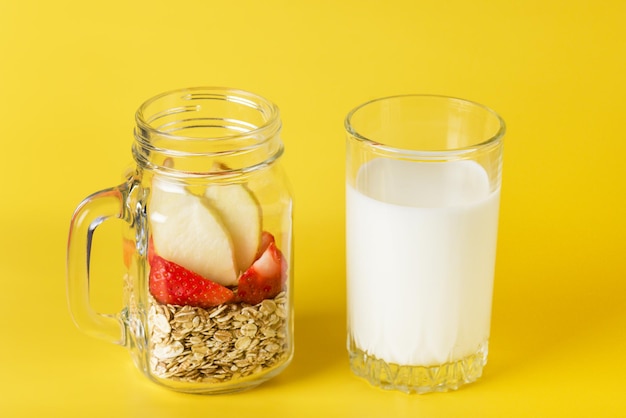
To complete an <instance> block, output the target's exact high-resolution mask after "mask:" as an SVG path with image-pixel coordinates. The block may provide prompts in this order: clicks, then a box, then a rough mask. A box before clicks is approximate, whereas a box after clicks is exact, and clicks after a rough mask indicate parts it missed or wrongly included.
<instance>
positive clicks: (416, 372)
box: [348, 341, 488, 394]
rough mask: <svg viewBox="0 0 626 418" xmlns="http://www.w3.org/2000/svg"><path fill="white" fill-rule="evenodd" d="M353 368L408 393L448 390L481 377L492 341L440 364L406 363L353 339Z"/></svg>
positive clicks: (388, 387) (374, 381)
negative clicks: (379, 355) (378, 354)
mask: <svg viewBox="0 0 626 418" xmlns="http://www.w3.org/2000/svg"><path fill="white" fill-rule="evenodd" d="M348 351H349V354H350V368H351V370H352V372H353V373H354V374H355V375H357V376H359V377H362V378H365V379H366V380H368V381H369V383H370V384H372V385H373V386H377V387H380V388H381V389H386V390H398V391H402V392H405V393H418V394H421V393H429V392H447V391H449V390H456V389H458V388H459V387H461V386H463V385H466V384H468V383H472V382H475V381H476V380H478V379H479V378H480V377H481V376H482V373H483V368H484V366H485V364H487V353H488V342H487V341H485V342H484V343H482V344H481V345H480V347H479V348H478V350H476V352H475V353H474V354H471V355H469V356H467V357H464V358H462V359H461V360H458V361H455V362H451V363H444V364H440V365H436V366H403V365H398V364H395V363H387V362H386V361H384V360H381V359H379V358H376V357H374V356H371V355H369V354H367V353H365V352H363V351H362V350H360V349H359V348H357V347H356V345H355V344H354V342H353V341H350V342H349V347H348Z"/></svg>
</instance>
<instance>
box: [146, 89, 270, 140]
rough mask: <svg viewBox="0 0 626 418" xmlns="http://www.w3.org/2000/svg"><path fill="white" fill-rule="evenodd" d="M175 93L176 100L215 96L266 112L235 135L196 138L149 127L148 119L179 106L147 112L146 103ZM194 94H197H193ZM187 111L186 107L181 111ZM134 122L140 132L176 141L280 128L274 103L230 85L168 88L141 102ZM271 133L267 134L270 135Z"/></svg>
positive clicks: (259, 133) (240, 135) (261, 133)
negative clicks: (258, 119) (247, 128)
mask: <svg viewBox="0 0 626 418" xmlns="http://www.w3.org/2000/svg"><path fill="white" fill-rule="evenodd" d="M177 95H178V96H179V99H184V98H187V99H215V100H224V101H230V102H234V103H238V104H241V105H245V106H248V107H249V108H251V109H254V110H257V111H259V112H260V113H265V114H267V115H269V117H268V118H267V119H266V120H264V121H263V123H262V124H260V125H259V126H256V127H254V128H253V129H250V130H248V131H242V132H241V133H238V134H231V135H224V136H209V137H197V136H188V135H180V134H174V133H171V132H168V131H164V130H162V129H160V128H158V127H155V126H153V124H152V120H151V118H154V117H155V116H158V115H160V114H162V113H163V112H167V111H169V112H172V113H173V111H174V110H177V109H179V107H173V106H170V107H166V106H164V108H163V109H161V110H160V112H152V113H151V114H147V112H146V111H147V109H148V107H149V106H151V105H153V104H156V103H157V102H158V101H159V100H162V99H164V98H167V97H169V96H172V97H175V96H177ZM194 96H197V97H194ZM264 109H267V110H268V112H264ZM179 111H180V110H179ZM185 111H187V110H185ZM135 123H136V126H137V128H139V129H140V130H141V131H143V132H147V133H149V134H150V135H157V136H161V137H163V138H167V139H170V140H180V141H205V140H210V141H220V140H233V139H237V138H244V137H251V136H265V135H268V134H266V132H268V131H270V132H271V131H273V130H280V128H281V120H280V110H279V108H278V106H277V105H276V104H275V103H274V102H272V101H270V100H268V99H266V98H265V97H263V96H260V95H258V94H256V93H252V92H250V91H247V90H242V89H236V88H230V87H219V86H198V87H187V88H181V89H174V90H169V91H166V92H163V93H160V94H158V95H156V96H153V97H151V98H149V99H147V100H146V101H144V102H143V103H142V104H141V105H140V106H139V108H138V109H137V111H136V112H135ZM270 135H271V134H270Z"/></svg>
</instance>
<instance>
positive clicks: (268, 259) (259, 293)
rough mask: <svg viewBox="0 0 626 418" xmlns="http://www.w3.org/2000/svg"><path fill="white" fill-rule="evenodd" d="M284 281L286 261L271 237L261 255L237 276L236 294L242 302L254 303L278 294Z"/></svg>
mask: <svg viewBox="0 0 626 418" xmlns="http://www.w3.org/2000/svg"><path fill="white" fill-rule="evenodd" d="M270 237H271V235H270ZM286 281H287V262H286V261H285V257H283V254H282V253H281V252H280V250H279V249H278V248H277V247H276V243H275V242H274V238H273V237H272V238H271V240H269V244H267V247H266V248H265V251H263V253H262V254H261V256H260V257H259V258H258V259H257V260H256V261H255V262H254V263H252V265H251V266H250V268H248V270H246V271H245V272H244V273H243V274H242V275H241V277H240V278H239V282H238V288H237V296H238V298H239V300H240V301H242V302H246V303H249V304H251V305H256V304H257V303H260V302H262V301H263V300H264V299H269V298H273V297H275V296H276V295H278V294H279V293H280V291H281V290H282V289H283V287H284V286H285V282H286Z"/></svg>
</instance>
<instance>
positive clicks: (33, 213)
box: [0, 0, 626, 418]
mask: <svg viewBox="0 0 626 418" xmlns="http://www.w3.org/2000/svg"><path fill="white" fill-rule="evenodd" d="M625 22H626V2H625V1H546V0H530V1H522V0H513V1H481V0H473V1H460V0H425V1H406V2H403V1H395V0H386V1H370V0H359V1H341V0H317V1H297V0H292V1H278V0H266V1H235V0H229V1H209V0H202V1H184V0H183V1H172V2H164V1H127V0H124V1H122V0H110V1H103V2H93V1H67V0H55V1H45V0H19V1H17V0H15V1H13V0H0V150H1V158H0V174H1V177H0V180H1V182H2V190H1V193H0V196H1V203H2V205H1V212H0V214H1V215H2V216H1V217H0V280H1V284H2V287H1V288H0V312H1V313H0V416H2V417H43V416H53V417H57V416H58V417H74V416H76V417H87V416H89V417H126V416H129V417H154V418H156V417H201V416H202V417H207V416H212V417H221V416H224V417H225V416H240V417H246V416H275V417H283V416H284V417H319V416H328V417H353V416H355V417H356V416H361V417H391V416H398V417H404V416H420V417H439V416H443V417H446V416H476V417H505V416H506V417H518V416H519V417H539V416H547V417H555V416H580V417H590V416H594V417H597V416H606V417H616V416H626V400H625V399H626V398H625V397H624V392H625V389H626V380H625V379H624V376H625V375H626V362H625V356H626V284H625V280H624V279H625V278H626V267H625V265H626V245H625V244H624V242H625V238H626V221H625V216H624V215H625V212H626V168H625V167H626V164H625V163H624V161H625V155H626V129H625V128H624V126H625V124H624V122H625V120H626V104H625V103H626V101H625V100H624V98H625V97H626V76H625V74H626V29H625V28H626V24H625ZM198 85H220V86H231V87H238V88H243V89H247V90H251V91H254V92H256V93H259V94H261V95H263V96H266V97H268V98H269V99H271V100H273V101H274V102H276V103H277V104H278V105H279V107H280V109H281V112H282V118H283V122H284V129H283V138H284V142H285V145H286V149H287V152H286V154H285V156H284V158H283V160H284V166H285V169H286V170H287V172H288V173H289V176H290V179H291V183H292V186H293V190H294V192H295V196H296V221H295V233H296V265H295V270H296V278H295V280H296V286H297V288H296V292H295V299H296V305H297V306H296V309H297V314H296V321H297V323H296V345H297V346H296V356H295V359H294V361H293V363H292V365H291V366H290V367H289V368H288V369H287V370H286V371H285V372H284V373H283V374H281V375H280V376H279V377H277V378H275V379H274V380H272V381H270V382H269V383H267V384H264V385H262V386H260V387H259V388H257V389H254V390H252V391H248V392H243V393H239V394H235V395H224V396H212V397H205V396H193V395H185V394H179V393H173V392H169V391H167V390H165V389H162V388H160V387H157V386H156V385H154V384H152V383H150V382H148V381H147V380H146V379H145V378H144V377H143V376H142V375H140V373H139V372H138V371H136V370H135V369H134V366H133V365H132V364H131V361H130V357H129V355H128V353H127V352H126V350H125V349H124V348H122V347H118V346H114V345H109V344H106V343H104V342H101V341H98V340H94V339H91V338H89V337H87V336H85V335H83V334H82V333H80V331H78V330H77V329H76V328H75V327H74V325H73V323H72V322H71V319H70V317H69V314H68V311H67V307H66V301H65V245H66V240H67V233H68V226H69V219H70V216H71V214H72V212H73V210H74V208H75V207H76V205H77V204H78V203H79V202H80V201H81V200H82V199H83V198H84V197H86V196H87V195H88V194H90V193H91V192H93V191H96V190H99V189H102V188H105V187H108V186H112V185H115V184H117V183H118V182H119V181H120V180H121V174H122V172H123V170H124V169H125V167H126V166H127V165H128V164H129V163H130V162H131V155H130V144H131V142H132V134H131V133H132V129H133V117H134V112H135V110H136V108H137V107H138V106H139V104H140V103H141V102H142V101H144V100H145V99H147V98H149V97H151V96H153V95H155V94H157V93H160V92H162V91H166V90H170V89H174V88H180V87H189V86H198ZM400 93H434V94H445V95H452V96H459V97H463V98H466V99H470V100H474V101H478V102H480V103H483V104H486V105H488V106H490V107H492V108H494V109H495V110H496V111H498V112H499V113H500V114H501V115H502V116H503V117H504V119H505V120H506V122H507V125H508V134H507V137H506V148H505V170H504V184H503V194H502V205H501V223H500V240H499V245H498V262H497V272H496V273H497V276H496V286H495V295H494V309H493V322H492V338H491V346H490V351H491V352H490V358H489V364H488V365H487V367H486V369H485V373H484V377H483V378H482V379H481V380H480V381H479V382H478V383H476V384H473V385H470V386H467V387H464V388H463V389H462V390H459V391H456V392H450V393H446V394H433V395H426V396H415V395H413V396H409V395H405V394H402V393H395V392H387V391H382V390H379V389H375V388H373V387H371V386H369V385H368V384H367V383H366V382H365V381H363V380H361V379H358V378H356V377H354V376H353V375H352V374H351V372H350V371H349V368H348V362H347V355H346V351H345V319H344V317H345V284H344V271H345V267H344V243H345V241H344V232H343V227H344V213H343V211H344V203H343V198H344V197H343V193H344V171H343V170H344V131H343V118H344V116H345V114H346V113H347V112H348V111H349V110H350V109H351V108H352V107H354V106H356V105H357V104H360V103H362V102H363V101H366V100H369V99H372V98H375V97H380V96H385V95H392V94H400ZM112 224H113V225H112V226H109V225H105V226H103V227H102V230H101V231H100V232H99V233H98V236H97V237H96V240H97V243H96V248H95V250H94V251H95V252H96V256H95V260H94V264H95V266H94V280H95V283H94V291H97V292H96V295H95V296H94V303H95V304H96V305H97V306H100V307H102V309H110V310H111V311H112V310H115V309H117V308H118V306H117V304H116V302H115V301H116V300H117V299H118V296H119V293H120V292H121V280H120V278H119V276H118V275H119V272H120V267H119V265H120V264H121V259H120V258H121V257H119V256H118V254H119V251H120V249H119V248H117V247H116V244H115V243H117V242H118V240H117V234H118V231H119V229H118V225H116V224H115V223H112Z"/></svg>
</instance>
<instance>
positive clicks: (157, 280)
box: [149, 254, 235, 308]
mask: <svg viewBox="0 0 626 418" xmlns="http://www.w3.org/2000/svg"><path fill="white" fill-rule="evenodd" d="M150 259H151V261H150V264H151V265H150V283H149V284H150V293H152V296H154V298H155V299H156V300H157V301H158V302H159V303H169V304H172V305H189V306H197V307H200V308H211V307H213V306H217V305H221V304H222V303H228V302H231V301H232V300H233V299H234V298H235V295H234V293H233V291H232V290H230V289H228V288H227V287H224V286H222V285H221V284H219V283H215V282H213V281H211V280H208V279H205V278H204V277H202V276H200V275H199V274H197V273H194V272H193V271H190V270H187V269H186V268H184V267H182V266H179V265H178V264H176V263H173V262H171V261H168V260H166V259H164V258H162V257H160V256H158V255H156V254H152V255H151V257H150Z"/></svg>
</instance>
